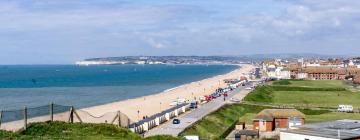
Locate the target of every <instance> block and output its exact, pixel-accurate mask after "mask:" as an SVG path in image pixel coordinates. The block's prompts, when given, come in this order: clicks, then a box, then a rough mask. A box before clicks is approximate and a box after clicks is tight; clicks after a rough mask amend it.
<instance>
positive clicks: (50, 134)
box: [0, 122, 178, 140]
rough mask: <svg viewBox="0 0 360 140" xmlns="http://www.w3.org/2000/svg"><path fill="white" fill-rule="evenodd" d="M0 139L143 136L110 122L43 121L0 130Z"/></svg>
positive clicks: (124, 139) (162, 139)
mask: <svg viewBox="0 0 360 140" xmlns="http://www.w3.org/2000/svg"><path fill="white" fill-rule="evenodd" d="M0 139H5V140H6V139H9V140H12V139H23V140H32V139H55V140H57V139H67V140H78V139H86V140H103V139H106V140H115V139H121V140H142V139H143V138H142V137H140V136H139V135H138V134H135V133H133V132H131V131H129V130H128V129H124V128H118V127H116V126H114V125H110V124H86V123H74V124H71V123H65V122H45V123H34V124H31V125H30V126H29V127H28V129H26V130H25V131H24V130H20V131H18V132H6V131H0ZM145 140H178V138H174V137H170V136H156V137H149V138H146V139H145Z"/></svg>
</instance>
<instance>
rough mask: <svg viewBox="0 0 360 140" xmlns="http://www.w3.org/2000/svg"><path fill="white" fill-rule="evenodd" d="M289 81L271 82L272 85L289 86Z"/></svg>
mask: <svg viewBox="0 0 360 140" xmlns="http://www.w3.org/2000/svg"><path fill="white" fill-rule="evenodd" d="M290 84H291V83H290V81H289V80H280V81H275V82H273V85H290Z"/></svg>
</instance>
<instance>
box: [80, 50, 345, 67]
mask: <svg viewBox="0 0 360 140" xmlns="http://www.w3.org/2000/svg"><path fill="white" fill-rule="evenodd" d="M344 57H346V56H342V55H321V54H311V53H304V54H251V55H238V56H231V55H229V56H121V57H104V58H89V59H85V60H82V61H78V62H76V64H79V65H101V64H240V63H252V62H259V61H262V60H265V59H275V58H279V59H299V58H316V59H319V58H320V59H327V58H344ZM348 57H349V56H348Z"/></svg>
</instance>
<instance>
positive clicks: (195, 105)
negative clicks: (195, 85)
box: [190, 101, 197, 109]
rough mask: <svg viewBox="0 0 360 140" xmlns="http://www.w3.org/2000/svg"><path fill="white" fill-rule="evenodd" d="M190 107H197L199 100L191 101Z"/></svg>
mask: <svg viewBox="0 0 360 140" xmlns="http://www.w3.org/2000/svg"><path fill="white" fill-rule="evenodd" d="M190 108H191V109H195V108H197V102H196V101H191V102H190Z"/></svg>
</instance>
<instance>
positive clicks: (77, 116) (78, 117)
mask: <svg viewBox="0 0 360 140" xmlns="http://www.w3.org/2000/svg"><path fill="white" fill-rule="evenodd" d="M73 112H74V113H73V114H75V116H76V118H77V119H78V120H79V122H80V123H82V122H83V121H82V120H81V118H80V116H79V114H78V113H77V112H76V111H75V109H73ZM73 118H74V115H73Z"/></svg>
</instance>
